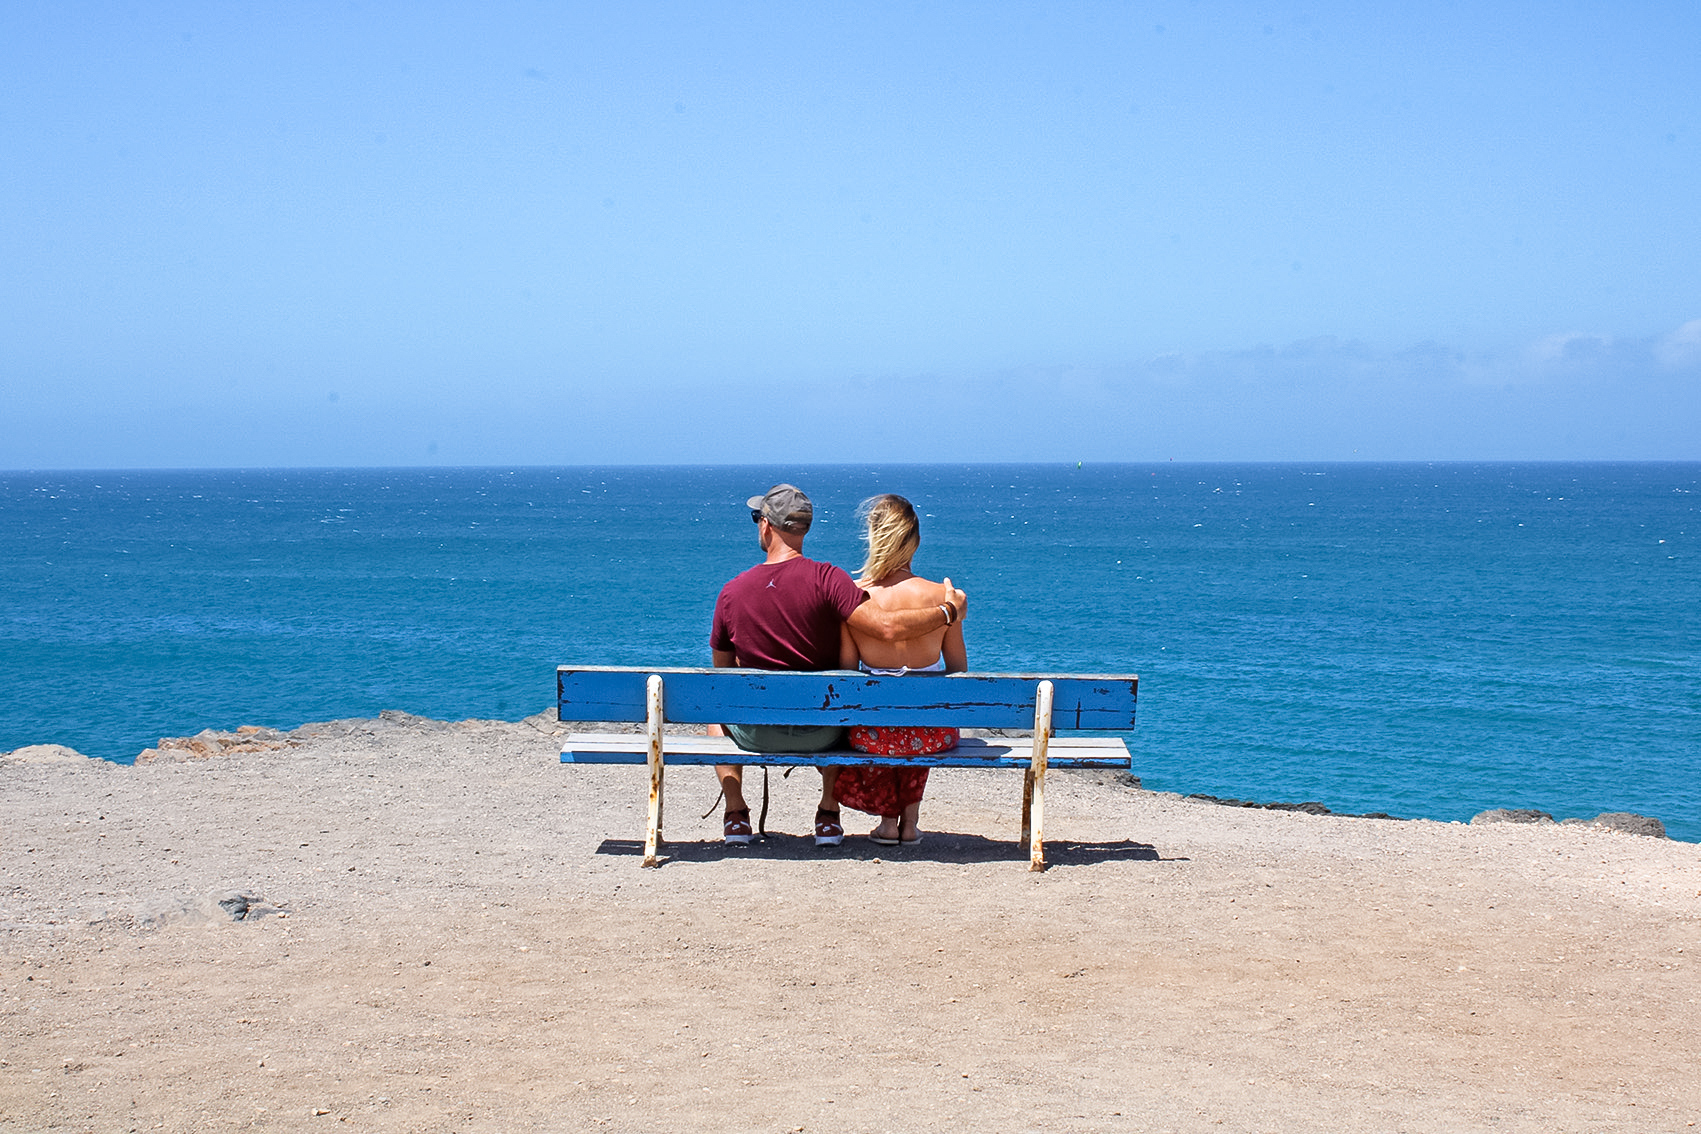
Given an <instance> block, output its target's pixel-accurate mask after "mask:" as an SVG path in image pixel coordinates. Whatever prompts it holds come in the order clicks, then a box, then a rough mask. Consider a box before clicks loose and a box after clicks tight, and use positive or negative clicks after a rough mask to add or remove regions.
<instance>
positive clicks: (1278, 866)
mask: <svg viewBox="0 0 1701 1134" xmlns="http://www.w3.org/2000/svg"><path fill="white" fill-rule="evenodd" d="M309 733H312V734H314V735H312V736H309V735H308V734H309ZM297 739H298V740H301V741H302V742H301V743H299V744H298V745H296V746H294V747H287V748H282V749H279V750H277V751H270V752H232V753H227V754H224V755H220V756H217V757H214V758H212V759H199V760H192V761H189V762H183V763H155V764H150V765H142V766H137V767H133V768H127V767H119V766H114V765H110V764H106V763H103V762H100V761H67V762H62V763H26V762H19V761H16V760H11V761H8V760H0V864H3V873H0V1129H4V1130H8V1131H10V1130H30V1131H35V1130H79V1131H80V1130H93V1131H127V1130H139V1131H151V1130H170V1131H184V1130H222V1129H239V1130H250V1129H252V1130H273V1129H304V1130H305V1129H312V1130H322V1131H323V1130H332V1129H360V1130H376V1131H515V1130H549V1131H557V1130H580V1129H596V1130H631V1131H681V1130H704V1131H722V1130H725V1131H746V1130H753V1131H788V1132H796V1131H806V1132H807V1131H888V1130H890V1131H899V1130H903V1131H913V1130H918V1129H940V1130H960V1129H976V1130H987V1131H1026V1130H1044V1131H1054V1130H1056V1131H1101V1130H1111V1131H1117V1130H1127V1131H1162V1130H1173V1131H1212V1132H1214V1131H1317V1130H1354V1131H1430V1130H1433V1131H1471V1130H1495V1131H1589V1132H1595V1131H1617V1130H1623V1131H1685V1130H1688V1129H1690V1128H1692V1127H1694V1126H1695V1124H1696V1122H1697V1121H1701V1071H1698V1070H1697V1063H1698V1060H1701V1006H1698V1005H1697V1000H1698V998H1701V980H1698V972H1697V964H1696V961H1697V956H1696V954H1697V951H1698V950H1701V847H1697V846H1696V845H1693V844H1687V843H1676V842H1670V841H1665V840H1659V839H1653V838H1644V837H1637V836H1633V835H1626V834H1620V833H1617V832H1611V831H1601V830H1594V829H1588V828H1581V827H1555V826H1546V827H1530V826H1514V825H1508V824H1498V825H1493V826H1466V825H1459V824H1439V823H1431V822H1406V823H1401V822H1387V821H1378V820H1367V819H1348V818H1341V817H1334V816H1311V815H1305V814H1299V813H1284V812H1269V811H1243V810H1238V809H1231V808H1225V807H1219V806H1215V805H1212V804H1206V803H1199V802H1191V801H1186V800H1181V799H1178V798H1176V797H1174V796H1167V795H1160V794H1153V793H1147V792H1141V791H1137V790H1133V789H1131V788H1129V787H1125V786H1122V785H1121V784H1118V783H1117V782H1115V780H1114V778H1112V777H1109V776H1105V775H1097V774H1085V775H1083V774H1059V775H1054V777H1053V778H1052V781H1051V792H1050V796H1049V822H1048V829H1049V831H1050V833H1051V834H1052V835H1053V836H1054V837H1055V841H1054V842H1053V843H1052V844H1051V848H1050V851H1051V853H1050V857H1051V860H1052V862H1053V863H1054V865H1053V866H1052V868H1051V869H1050V870H1049V871H1047V872H1045V873H1044V874H1031V873H1029V872H1028V871H1027V869H1026V863H1025V859H1024V856H1023V854H1022V852H1021V850H1020V849H1019V848H1017V847H1016V846H1015V844H1014V835H1015V831H1014V827H1015V823H1016V808H1017V803H1018V795H1019V791H1020V781H1019V777H1017V776H1015V775H1012V774H1002V773H984V772H961V771H959V772H941V773H935V776H934V781H933V784H932V786H931V789H930V793H929V801H928V804H927V806H926V810H925V811H924V813H923V825H924V828H925V829H926V830H927V831H928V832H929V833H928V835H927V837H926V839H925V840H924V842H923V843H922V844H921V845H920V846H919V847H916V848H913V849H905V850H901V851H894V850H889V849H883V848H879V847H875V846H873V845H872V844H870V843H868V841H867V840H866V839H865V838H862V837H860V835H861V833H862V832H865V831H866V830H867V829H868V826H869V825H870V824H868V823H861V822H859V821H857V820H855V819H852V820H851V821H850V823H849V824H848V825H849V827H850V829H851V830H852V831H853V832H855V835H854V836H853V837H852V838H849V839H847V840H846V843H845V845H844V846H843V847H841V848H838V849H835V850H825V851H817V850H816V849H815V848H813V847H812V846H811V845H809V843H808V841H807V840H805V839H803V838H802V837H800V836H801V835H802V833H803V832H805V831H806V830H807V827H808V824H809V821H810V817H811V815H812V808H813V802H814V792H815V784H814V783H813V782H812V780H813V775H812V773H805V774H804V776H805V778H802V779H800V778H799V777H797V776H794V777H793V778H792V779H791V780H789V781H780V780H779V779H778V777H777V776H776V778H775V781H774V782H775V802H774V810H773V812H772V814H771V816H770V820H769V826H770V829H777V830H779V831H784V832H792V834H790V835H781V836H778V837H776V838H773V839H771V840H770V841H768V842H767V843H765V844H760V845H758V846H755V847H752V848H748V849H733V848H723V846H722V845H721V844H720V843H719V841H718V838H717V836H718V833H719V825H718V821H717V820H716V819H709V820H700V819H698V816H699V815H700V814H701V813H702V812H703V810H704V809H705V808H707V807H708V806H709V805H710V801H711V800H712V798H713V795H714V790H713V787H712V784H711V783H710V777H709V774H708V772H707V771H706V770H702V769H680V770H677V771H676V772H675V773H674V774H673V775H672V776H670V786H671V789H672V791H671V794H670V796H669V802H670V807H669V814H670V818H671V821H670V825H669V831H670V832H671V834H672V835H673V836H674V837H675V838H677V839H678V840H680V841H679V842H675V843H672V844H670V847H669V850H670V851H671V853H672V857H671V859H670V860H669V861H668V862H667V863H666V865H664V866H663V867H662V868H661V869H659V870H643V869H640V868H639V866H638V858H637V857H636V852H637V849H638V840H639V839H640V838H641V837H642V822H643V819H642V816H643V803H644V794H645V786H644V772H643V770H642V769H641V768H636V767H630V768H624V767H623V768H592V767H583V766H579V767H565V766H562V765H561V764H560V763H558V762H557V759H556V751H557V749H558V748H559V742H558V741H557V740H556V739H554V738H553V737H551V736H550V735H549V729H548V726H542V727H540V726H534V725H526V724H502V723H491V722H465V723H463V724H459V725H450V726H444V725H433V724H429V723H424V722H420V721H418V720H417V719H412V720H409V719H398V720H394V721H383V722H352V723H351V722H340V723H338V724H336V725H331V726H310V727H309V728H308V729H306V730H304V731H303V732H302V733H301V734H299V735H298V737H297ZM847 817H848V813H847ZM234 894H241V895H246V896H247V901H248V903H249V906H250V908H249V911H248V916H246V917H244V918H243V919H242V920H233V919H232V917H231V916H230V915H229V913H227V912H226V909H225V908H223V907H221V906H220V905H219V904H218V902H219V900H220V899H221V898H223V899H225V900H226V901H227V902H228V903H229V904H230V906H231V908H232V909H236V910H238V911H240V909H241V903H240V902H234V901H231V898H232V896H233V895H234ZM345 1124H346V1125H345Z"/></svg>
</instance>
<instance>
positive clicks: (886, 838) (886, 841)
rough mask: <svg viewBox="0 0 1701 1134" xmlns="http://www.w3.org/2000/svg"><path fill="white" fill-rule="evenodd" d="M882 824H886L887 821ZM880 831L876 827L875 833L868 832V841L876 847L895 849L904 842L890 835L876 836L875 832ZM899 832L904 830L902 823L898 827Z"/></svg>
mask: <svg viewBox="0 0 1701 1134" xmlns="http://www.w3.org/2000/svg"><path fill="white" fill-rule="evenodd" d="M881 822H882V823H884V822H885V820H884V819H882V820H881ZM878 830H880V828H879V827H875V828H874V830H873V831H870V832H868V841H869V842H871V843H873V844H874V845H875V846H877V847H895V846H897V845H898V844H899V843H900V842H902V840H901V839H895V838H892V837H891V836H890V835H878V834H875V831H878ZM898 830H899V831H900V832H901V831H902V830H903V824H901V823H900V824H899V825H898Z"/></svg>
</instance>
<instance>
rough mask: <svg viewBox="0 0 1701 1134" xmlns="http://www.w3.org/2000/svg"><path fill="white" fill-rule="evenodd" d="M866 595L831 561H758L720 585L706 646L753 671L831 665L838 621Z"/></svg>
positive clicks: (834, 661) (835, 661)
mask: <svg viewBox="0 0 1701 1134" xmlns="http://www.w3.org/2000/svg"><path fill="white" fill-rule="evenodd" d="M867 598H868V595H867V594H866V593H865V592H864V591H863V590H862V588H861V587H858V586H857V585H856V583H855V582H853V581H852V580H851V577H850V576H849V575H847V574H846V573H845V572H844V571H843V570H842V569H841V568H838V567H835V566H833V565H832V564H831V563H817V562H816V561H815V560H813V559H805V558H803V557H802V556H798V557H796V558H793V559H787V560H786V561H785V562H783V563H758V564H757V565H756V566H754V567H752V568H750V570H748V571H746V572H744V573H743V574H742V575H740V576H738V578H736V579H734V580H733V581H732V582H730V583H728V584H727V585H726V586H724V587H722V588H721V596H720V598H718V599H716V600H715V621H714V625H713V626H712V627H710V629H709V647H710V648H711V649H716V650H722V651H730V652H732V653H734V654H736V655H737V656H738V664H739V665H742V666H748V667H751V668H753V669H837V668H838V666H839V624H840V623H841V622H843V621H845V620H846V619H847V618H849V617H850V616H851V614H852V613H853V612H854V611H855V610H856V608H857V607H859V606H861V605H862V603H863V601H864V600H866V599H867Z"/></svg>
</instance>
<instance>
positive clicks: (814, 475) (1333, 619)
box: [0, 463, 1701, 841]
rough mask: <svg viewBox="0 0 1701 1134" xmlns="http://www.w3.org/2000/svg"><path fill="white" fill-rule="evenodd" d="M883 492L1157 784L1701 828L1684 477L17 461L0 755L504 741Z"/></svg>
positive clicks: (1461, 468) (700, 624) (1029, 665)
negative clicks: (459, 726) (756, 506)
mask: <svg viewBox="0 0 1701 1134" xmlns="http://www.w3.org/2000/svg"><path fill="white" fill-rule="evenodd" d="M781 479H785V480H791V481H794V482H796V483H798V484H800V485H802V486H803V487H804V488H805V489H806V490H807V491H808V492H810V494H811V495H812V496H813V497H814V498H815V501H816V504H817V521H816V528H815V531H814V532H813V533H812V534H811V536H810V539H809V544H808V550H809V553H810V554H811V555H813V556H815V557H817V558H825V559H830V560H833V561H834V562H837V563H840V564H842V565H845V566H847V567H851V568H854V567H855V565H856V563H857V562H858V561H859V552H858V547H857V542H856V530H855V523H854V517H853V514H852V513H853V511H854V508H855V505H856V502H857V501H858V500H860V499H861V498H863V497H865V496H867V495H870V494H872V493H875V492H883V491H893V492H900V493H902V494H904V495H906V496H909V497H910V498H911V499H912V500H914V501H915V502H916V504H917V506H918V508H919V510H920V511H921V512H922V513H923V516H924V519H923V525H924V527H923V540H924V542H923V547H922V552H921V554H920V555H919V556H918V558H917V564H916V565H917V568H918V569H919V570H921V571H922V572H923V573H926V574H931V575H934V576H935V577H937V576H938V575H942V574H948V575H950V576H951V577H952V578H953V579H954V580H955V581H957V582H958V583H959V584H960V585H962V586H964V587H965V588H966V589H967V590H968V591H969V593H970V613H969V621H968V623H967V624H966V626H965V630H966V633H967V637H968V643H969V660H970V664H971V667H972V668H975V669H982V670H1005V671H1024V670H1066V671H1084V672H1119V673H1120V672H1135V673H1138V674H1140V678H1141V685H1140V703H1141V708H1140V723H1139V727H1138V729H1137V730H1136V731H1135V732H1134V733H1133V734H1131V735H1130V738H1129V739H1130V745H1131V747H1132V749H1133V751H1134V754H1135V772H1136V774H1138V775H1140V776H1141V777H1142V778H1143V779H1144V781H1145V783H1146V786H1148V787H1151V788H1156V789H1160V790H1172V791H1182V792H1206V793H1210V794H1213V795H1219V796H1225V797H1235V798H1240V799H1251V800H1259V801H1264V802H1269V801H1275V800H1286V801H1292V802H1300V801H1306V800H1317V801H1321V802H1323V803H1325V804H1327V805H1328V806H1330V807H1332V808H1334V809H1335V810H1338V811H1387V812H1391V813H1393V814H1396V815H1401V816H1407V817H1419V816H1423V817H1430V818H1437V819H1465V818H1469V816H1470V815H1472V814H1474V813H1475V812H1477V811H1479V810H1482V809H1485V808H1488V807H1499V806H1507V807H1534V808H1538V809H1541V810H1544V811H1549V812H1552V813H1553V814H1554V815H1555V816H1556V817H1564V816H1569V815H1582V816H1592V815H1594V814H1595V813H1596V812H1599V811H1609V810H1627V811H1636V812H1640V813H1643V814H1648V815H1654V816H1658V817H1659V818H1660V819H1662V820H1663V821H1664V822H1665V823H1666V825H1667V828H1668V830H1669V831H1670V833H1671V834H1672V835H1673V836H1674V837H1676V838H1682V839H1688V840H1691V841H1701V559H1698V557H1697V554H1696V552H1697V541H1698V537H1701V516H1698V515H1697V506H1698V501H1701V465H1697V464H1694V463H1684V464H1527V465H1510V464H1464V463H1457V464H1454V463H1448V464H1433V465H1431V464H1397V465H1356V464H1348V465H1342V464H1320V465H1299V464H1285V465H1222V464H1213V465H1181V464H1174V463H1165V464H1161V465H1097V466H1085V467H1080V468H1076V467H1072V466H1055V465H1052V466H966V467H965V466H936V465H916V466H809V467H802V468H799V467H786V468H777V467H746V468H730V467H719V468H655V467H620V468H559V469H539V468H527V469H400V470H394V469H390V470H385V469H371V470H308V471H196V472H100V473H86V472H80V473H0V509H3V512H0V568H3V570H4V572H5V579H6V583H5V586H4V587H3V588H0V678H3V681H0V750H5V749H10V748H13V747H17V746H21V745H24V744H33V743H59V744H66V745H70V746H71V747H74V748H77V749H78V750H80V751H83V752H86V753H89V754H91V755H96V756H101V757H105V758H108V759H114V760H130V759H134V757H135V755H136V754H137V752H139V751H140V750H141V749H143V748H146V747H149V746H150V745H152V744H153V742H154V741H155V740H156V739H157V738H158V737H161V736H176V735H184V734H188V733H193V732H196V731H199V730H200V729H202V728H205V727H218V728H231V727H235V726H237V725H241V724H261V725H271V726H275V727H285V728H287V727H292V726H294V725H296V724H299V723H302V722H304V721H309V720H325V719H331V718H337V717H353V716H373V715H376V714H377V713H378V712H379V711H380V710H382V709H389V708H400V709H406V710H408V711H411V712H415V713H421V714H425V715H429V716H436V717H444V718H450V719H457V718H463V717H474V716H476V717H501V718H508V719H517V718H519V717H522V716H526V715H529V714H531V713H535V712H538V711H540V710H542V709H544V708H545V707H547V706H549V705H550V704H551V700H552V696H553V691H554V667H555V666H556V665H557V664H559V663H564V662H576V663H603V664H632V665H644V664H655V665H663V664H665V665H699V664H706V661H707V642H706V638H707V633H708V623H709V614H710V610H711V608H712V605H713V602H714V597H715V593H716V591H717V590H718V588H719V586H720V584H721V582H723V581H724V580H725V579H726V578H729V577H730V576H731V575H733V574H735V573H736V572H737V571H739V570H741V569H743V568H744V567H745V566H748V565H749V564H750V563H752V562H754V561H755V560H756V559H757V558H758V553H757V552H756V549H755V546H754V534H753V529H752V527H751V525H750V522H749V519H748V515H747V513H746V511H745V510H744V507H743V499H744V497H746V496H748V495H750V494H751V493H753V492H757V491H760V490H761V489H763V488H765V487H766V486H767V485H768V484H770V483H772V482H774V481H776V480H781Z"/></svg>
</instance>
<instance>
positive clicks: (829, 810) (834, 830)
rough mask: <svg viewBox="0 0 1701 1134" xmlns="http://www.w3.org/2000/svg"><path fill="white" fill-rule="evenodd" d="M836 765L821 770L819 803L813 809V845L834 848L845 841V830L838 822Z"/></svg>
mask: <svg viewBox="0 0 1701 1134" xmlns="http://www.w3.org/2000/svg"><path fill="white" fill-rule="evenodd" d="M838 782H839V768H838V765H836V764H834V765H829V766H827V767H824V768H822V769H821V802H820V803H819V804H818V805H817V806H816V808H815V845H816V846H818V847H836V846H838V845H839V844H840V843H842V842H844V841H845V828H844V825H843V824H841V823H840V822H839V796H838V792H837V791H836V790H835V789H836V787H837V785H838Z"/></svg>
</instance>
